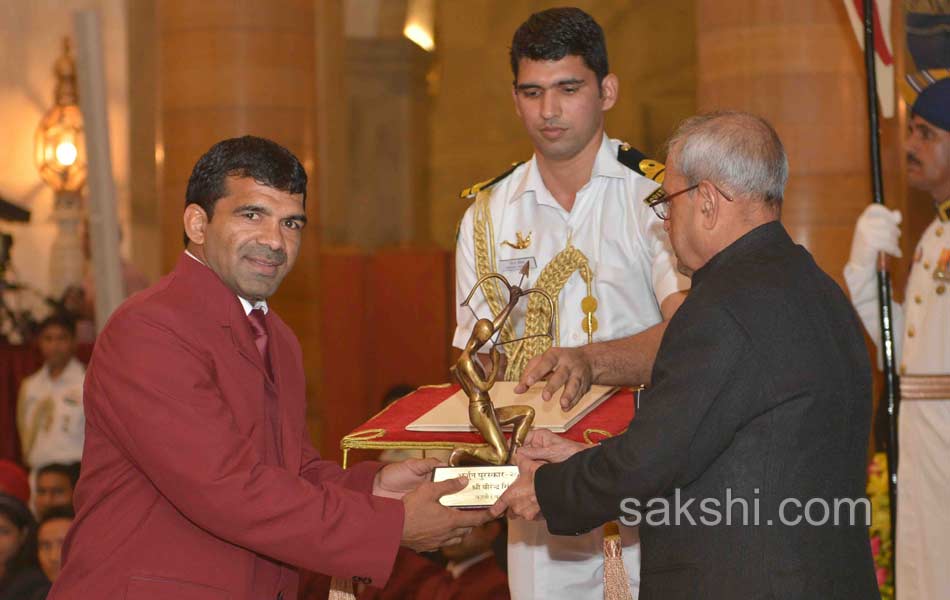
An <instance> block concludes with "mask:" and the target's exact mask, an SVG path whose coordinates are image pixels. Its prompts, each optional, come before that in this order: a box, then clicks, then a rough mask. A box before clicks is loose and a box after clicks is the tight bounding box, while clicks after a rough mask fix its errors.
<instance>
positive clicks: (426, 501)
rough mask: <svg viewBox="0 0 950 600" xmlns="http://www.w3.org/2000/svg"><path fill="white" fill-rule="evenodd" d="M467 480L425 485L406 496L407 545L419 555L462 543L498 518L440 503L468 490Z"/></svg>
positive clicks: (452, 480) (403, 533) (461, 479)
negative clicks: (451, 495) (475, 529)
mask: <svg viewBox="0 0 950 600" xmlns="http://www.w3.org/2000/svg"><path fill="white" fill-rule="evenodd" d="M466 485H468V480H467V479H466V478H464V477H459V478H457V479H447V480H445V481H440V482H438V483H425V484H423V485H420V486H419V487H418V488H416V489H415V490H414V491H412V492H409V493H408V494H406V495H405V496H404V497H403V499H402V502H403V504H404V505H405V508H406V518H405V521H404V522H403V527H402V541H401V542H400V543H401V544H402V545H403V546H405V547H407V548H409V549H410V550H415V551H416V552H429V551H432V550H436V549H438V548H441V547H442V546H453V545H455V544H458V543H461V541H462V538H463V537H464V536H465V534H467V533H468V532H469V531H471V529H472V527H477V526H479V525H481V524H483V523H487V522H488V521H491V520H492V519H493V518H494V517H492V516H491V514H489V512H488V511H487V510H465V511H463V510H454V509H451V508H446V507H444V506H442V505H441V504H439V498H441V497H442V496H445V495H446V494H454V493H455V492H459V491H461V490H463V489H465V486H466Z"/></svg>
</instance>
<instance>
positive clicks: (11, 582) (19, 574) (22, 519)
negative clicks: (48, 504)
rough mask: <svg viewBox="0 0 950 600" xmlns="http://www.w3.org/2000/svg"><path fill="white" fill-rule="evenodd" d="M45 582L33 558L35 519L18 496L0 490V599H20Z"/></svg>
mask: <svg viewBox="0 0 950 600" xmlns="http://www.w3.org/2000/svg"><path fill="white" fill-rule="evenodd" d="M48 586H49V582H48V581H47V579H46V576H45V575H43V572H42V571H41V570H40V567H39V565H38V564H37V559H36V521H35V520H34V519H33V514H32V513H31V512H30V509H28V508H27V507H26V504H24V503H23V502H21V501H20V500H19V499H18V498H14V497H13V496H10V495H7V494H0V600H24V599H25V598H32V597H33V596H34V595H35V594H36V593H37V592H40V591H41V590H43V589H45V588H47V587H48Z"/></svg>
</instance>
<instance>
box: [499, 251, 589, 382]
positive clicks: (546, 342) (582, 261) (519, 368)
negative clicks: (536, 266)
mask: <svg viewBox="0 0 950 600" xmlns="http://www.w3.org/2000/svg"><path fill="white" fill-rule="evenodd" d="M575 272H578V273H580V276H581V278H582V279H583V280H584V283H586V284H587V295H588V296H592V295H593V294H592V293H591V285H592V284H591V282H592V281H593V273H592V272H591V270H590V263H589V262H588V260H587V257H586V256H584V253H583V252H581V251H580V250H578V249H577V248H575V247H574V245H573V244H568V246H567V248H565V249H564V250H562V251H561V252H559V253H558V254H557V255H556V256H555V257H554V258H552V259H551V262H549V263H548V264H547V266H545V267H544V270H543V271H541V275H539V276H538V280H537V281H535V283H534V286H533V287H535V288H539V289H542V290H544V291H545V292H547V293H548V294H549V295H550V296H551V298H558V297H559V296H560V294H561V290H562V289H564V285H565V284H566V283H567V280H568V279H570V277H571V275H573V274H574V273H575ZM549 306H550V305H549V304H548V303H547V302H545V298H544V296H543V295H540V294H534V295H532V296H531V299H530V300H528V311H527V315H526V316H525V325H524V333H523V334H522V335H523V336H524V337H526V338H528V339H525V340H522V341H520V342H517V343H516V344H513V346H514V350H512V351H510V352H508V370H507V371H506V372H505V379H508V380H509V381H516V380H518V379H520V378H521V374H522V373H523V372H524V368H525V367H526V366H527V364H528V361H529V360H531V359H532V358H534V357H535V356H538V355H539V354H542V353H544V352H545V351H547V350H548V348H550V347H551V338H549V337H543V336H542V335H541V334H544V333H547V330H548V327H549V324H550V323H551V315H550V314H548V310H549ZM554 310H555V315H554V330H555V332H557V331H560V329H559V325H560V324H559V323H558V318H559V315H558V314H557V313H558V312H559V311H558V307H557V304H556V303H555V307H554ZM592 334H593V331H590V332H588V337H590V336H591V335H592ZM530 336H541V337H530Z"/></svg>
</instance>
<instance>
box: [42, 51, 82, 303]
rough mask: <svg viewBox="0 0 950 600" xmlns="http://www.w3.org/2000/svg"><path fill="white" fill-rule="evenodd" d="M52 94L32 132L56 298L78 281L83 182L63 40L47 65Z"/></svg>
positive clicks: (71, 73) (78, 119)
mask: <svg viewBox="0 0 950 600" xmlns="http://www.w3.org/2000/svg"><path fill="white" fill-rule="evenodd" d="M53 74H54V75H56V90H55V93H54V104H53V107H52V108H51V109H50V110H49V111H48V112H47V113H46V114H45V115H44V116H43V120H42V121H40V125H39V127H38V128H37V129H36V137H35V154H36V168H37V169H38V170H39V172H40V177H42V178H43V181H45V182H46V183H47V184H48V185H49V186H50V187H51V188H53V191H54V192H55V194H56V198H55V203H54V205H53V220H54V221H55V222H56V224H57V225H58V229H59V231H58V233H57V235H56V238H55V239H54V240H53V246H52V251H51V256H50V284H51V286H50V287H51V289H50V290H49V292H50V293H52V294H53V295H59V294H61V293H62V292H63V291H64V290H65V289H66V288H67V287H69V286H70V285H79V284H80V283H81V282H82V277H83V266H84V264H85V256H84V255H83V251H82V241H81V239H80V236H79V225H80V223H81V222H82V214H83V207H82V195H81V191H82V188H83V186H84V185H85V183H86V144H85V136H84V135H83V123H82V113H81V112H80V111H79V105H78V102H79V95H78V91H77V86H76V62H75V60H73V56H72V53H71V52H70V47H69V38H63V53H62V54H61V55H60V57H59V58H57V59H56V62H55V63H54V65H53Z"/></svg>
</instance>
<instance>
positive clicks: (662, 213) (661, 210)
mask: <svg viewBox="0 0 950 600" xmlns="http://www.w3.org/2000/svg"><path fill="white" fill-rule="evenodd" d="M698 187H699V184H698V183H697V184H696V185H691V186H689V187H688V188H684V189H682V190H680V191H678V192H673V193H672V194H667V193H666V192H665V191H663V188H659V189H658V190H657V191H658V192H659V194H657V197H656V198H654V199H653V200H650V203H649V204H647V206H649V207H650V208H652V209H653V212H655V213H656V216H658V217H659V218H661V219H663V220H664V221H669V220H670V200H672V199H673V198H676V197H677V196H679V195H680V194H686V193H689V192H692V191H693V190H695V189H696V188H698ZM713 187H714V188H716V191H717V192H719V193H720V194H722V197H723V198H725V199H726V200H728V201H729V202H732V198H731V197H729V195H728V194H726V193H725V192H724V191H722V190H721V189H719V186H718V185H716V184H715V183H714V184H713Z"/></svg>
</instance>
